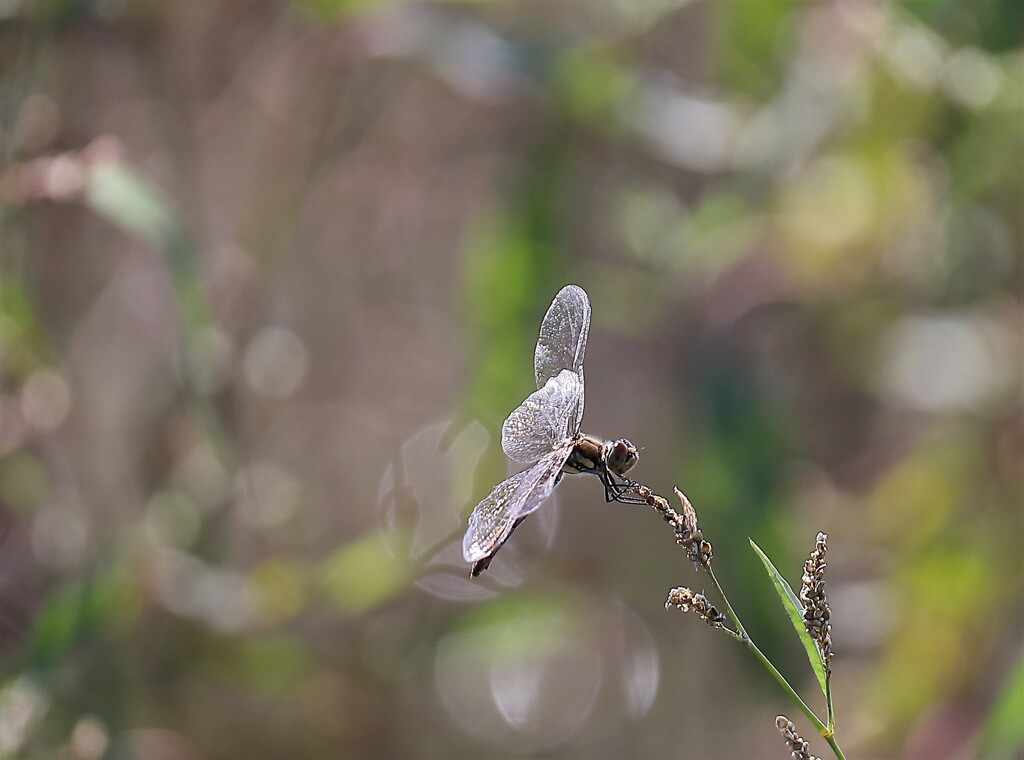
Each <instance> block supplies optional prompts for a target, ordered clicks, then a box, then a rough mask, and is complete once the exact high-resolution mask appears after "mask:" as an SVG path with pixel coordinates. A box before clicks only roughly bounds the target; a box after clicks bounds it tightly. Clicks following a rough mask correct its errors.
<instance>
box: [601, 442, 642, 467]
mask: <svg viewBox="0 0 1024 760" xmlns="http://www.w3.org/2000/svg"><path fill="white" fill-rule="evenodd" d="M639 458H640V457H639V455H638V454H637V451H636V446H634V445H633V444H632V443H630V442H629V441H627V440H626V439H625V438H620V439H619V440H617V441H609V442H608V443H607V444H606V451H605V460H604V461H605V465H606V466H607V467H608V469H609V470H611V471H612V472H614V473H615V474H616V475H619V476H622V475H625V474H626V473H627V472H629V471H630V470H632V469H633V465H635V464H636V460H637V459H639Z"/></svg>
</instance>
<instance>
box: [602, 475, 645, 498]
mask: <svg viewBox="0 0 1024 760" xmlns="http://www.w3.org/2000/svg"><path fill="white" fill-rule="evenodd" d="M624 480H625V482H624V483H616V482H615V478H614V477H613V476H612V474H611V473H610V472H602V473H601V482H602V483H603V484H604V500H605V501H606V502H608V503H611V502H613V501H617V502H619V503H620V504H646V503H647V502H646V501H644V500H643V499H641V498H640V497H639V496H627V494H628V493H630V492H635V490H636V484H635V483H634V482H633V481H632V480H629V479H628V478H624Z"/></svg>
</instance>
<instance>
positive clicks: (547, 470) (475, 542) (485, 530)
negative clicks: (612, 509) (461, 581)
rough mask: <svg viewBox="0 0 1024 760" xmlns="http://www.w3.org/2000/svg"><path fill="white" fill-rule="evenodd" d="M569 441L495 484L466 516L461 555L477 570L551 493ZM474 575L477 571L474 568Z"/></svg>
mask: <svg viewBox="0 0 1024 760" xmlns="http://www.w3.org/2000/svg"><path fill="white" fill-rule="evenodd" d="M572 449H573V443H572V441H571V440H565V441H563V442H562V443H561V444H560V445H559V446H558V447H557V448H556V449H555V450H554V451H549V452H548V453H547V455H545V456H544V457H543V458H542V459H541V460H540V461H539V462H537V464H535V465H534V466H533V467H530V468H529V469H526V470H523V471H522V472H519V473H516V474H515V475H513V476H512V477H510V478H507V479H506V480H503V481H501V482H500V483H498V485H496V486H495V487H494V488H493V489H492V490H491V492H490V493H489V494H487V496H486V497H484V499H483V501H481V502H480V503H479V504H477V505H476V507H474V508H473V512H472V513H471V514H470V515H469V528H468V529H467V530H466V535H465V537H463V539H462V556H463V557H465V559H466V561H467V562H473V563H474V564H479V563H481V562H482V561H484V563H483V565H482V566H481V567H480V569H483V568H484V567H486V566H487V564H486V562H489V561H490V558H491V557H492V556H494V554H495V553H497V551H498V549H500V548H501V546H502V544H504V543H505V541H506V540H507V539H508V537H509V535H510V534H511V533H512V530H513V529H514V528H515V527H516V525H518V524H519V521H520V520H522V519H523V518H524V517H526V516H527V515H528V514H530V513H531V512H533V511H535V510H536V509H537V508H538V507H539V506H540V505H541V504H543V503H544V501H545V500H546V499H547V498H548V497H549V496H550V495H551V492H552V491H553V490H554V488H555V483H556V481H557V480H558V473H559V472H560V471H561V469H562V465H564V464H565V462H566V460H567V459H568V458H569V454H571V453H572ZM474 571H475V572H474V575H475V574H476V573H477V572H478V571H477V570H476V568H475V567H474Z"/></svg>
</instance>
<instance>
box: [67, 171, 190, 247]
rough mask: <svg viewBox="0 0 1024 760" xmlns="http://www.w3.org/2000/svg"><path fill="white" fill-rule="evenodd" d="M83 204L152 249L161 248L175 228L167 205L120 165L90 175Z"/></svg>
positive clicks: (149, 187)
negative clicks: (141, 239)
mask: <svg viewBox="0 0 1024 760" xmlns="http://www.w3.org/2000/svg"><path fill="white" fill-rule="evenodd" d="M86 200H87V201H88V203H89V205H91V206H92V207H93V208H94V209H95V210H96V211H97V212H99V213H100V214H102V215H103V216H105V217H106V218H107V219H109V220H110V221H111V222H113V223H114V224H116V225H117V226H118V227H121V228H122V229H123V230H124V231H125V232H127V233H129V234H131V235H136V236H138V237H141V238H143V239H144V240H146V241H148V242H149V243H151V244H152V245H155V246H162V245H163V242H164V240H165V237H166V236H167V235H168V234H170V232H171V231H172V230H173V229H174V227H175V221H174V215H173V214H172V213H171V211H170V209H169V207H168V204H167V202H166V201H165V200H164V199H163V198H161V197H160V196H159V194H158V193H157V192H156V190H155V189H154V188H153V187H151V186H150V185H149V184H148V183H147V182H145V181H144V180H143V179H142V178H141V177H140V176H139V175H137V174H136V173H135V172H134V171H132V170H131V169H130V168H128V167H127V166H125V165H123V164H121V163H117V162H109V163H104V164H101V165H99V166H97V167H96V168H95V169H93V170H92V171H91V172H90V173H89V184H88V186H87V188H86Z"/></svg>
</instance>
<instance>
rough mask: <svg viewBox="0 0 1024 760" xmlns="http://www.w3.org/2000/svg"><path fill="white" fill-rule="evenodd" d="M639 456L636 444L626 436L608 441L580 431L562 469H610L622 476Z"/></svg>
mask: <svg viewBox="0 0 1024 760" xmlns="http://www.w3.org/2000/svg"><path fill="white" fill-rule="evenodd" d="M638 458H639V456H638V454H637V450H636V446H634V445H633V444H632V443H630V442H629V441H628V440H626V439H625V438H619V439H618V440H616V441H606V440H602V439H600V438H595V437H594V436H592V435H587V434H585V433H580V434H578V437H577V440H576V445H575V446H574V447H573V450H572V453H571V454H570V455H569V459H568V460H567V461H566V463H565V464H564V465H563V466H562V469H563V470H564V471H565V472H571V473H579V472H589V473H595V474H600V473H602V472H605V471H610V472H612V473H614V474H616V475H618V476H620V477H621V476H623V475H625V474H626V473H627V472H629V471H630V470H631V469H633V465H635V464H636V462H637V459H638Z"/></svg>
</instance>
